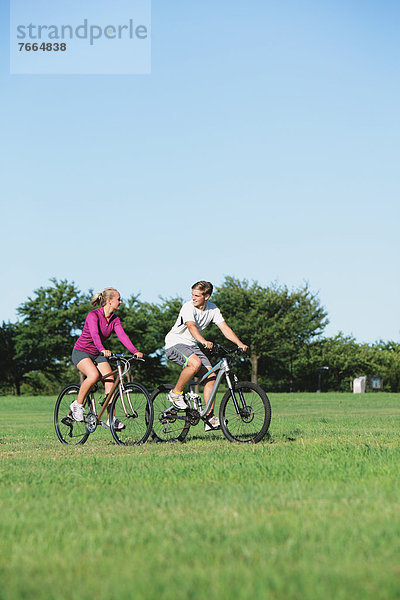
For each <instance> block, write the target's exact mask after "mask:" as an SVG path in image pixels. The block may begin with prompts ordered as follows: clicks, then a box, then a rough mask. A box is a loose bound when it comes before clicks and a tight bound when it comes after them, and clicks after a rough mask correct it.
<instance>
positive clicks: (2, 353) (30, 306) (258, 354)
mask: <svg viewBox="0 0 400 600" xmlns="http://www.w3.org/2000/svg"><path fill="white" fill-rule="evenodd" d="M189 293H190V290H188V296H189ZM91 297H92V291H91V290H89V291H88V292H81V291H80V290H79V289H78V288H77V286H76V285H75V284H74V283H69V282H68V281H66V280H61V281H58V280H57V279H51V280H50V285H49V286H47V287H41V288H38V289H37V290H35V291H34V293H33V295H32V297H29V298H28V299H27V300H26V301H25V302H23V303H22V304H21V305H20V306H19V308H18V309H17V312H18V316H19V317H20V320H19V321H18V322H17V323H5V322H3V324H2V326H1V327H0V358H1V361H0V390H1V391H2V393H9V392H10V391H11V392H12V393H15V394H20V393H21V391H22V392H29V393H43V392H46V393H56V392H57V391H58V389H59V388H60V386H61V385H63V384H64V383H67V382H69V381H70V380H77V379H78V375H77V371H76V369H75V367H73V365H71V359H70V357H71V351H72V348H73V345H74V343H75V341H76V339H77V337H78V335H79V334H80V333H81V331H82V328H83V323H84V320H85V318H86V316H87V314H88V312H89V311H90V310H92V309H93V307H92V306H91V304H90V299H91ZM183 301H184V300H183V299H182V298H179V297H175V298H168V299H165V298H162V299H161V300H160V302H159V303H158V304H152V303H149V302H142V301H141V300H140V297H139V296H138V295H132V296H130V297H129V298H126V299H124V302H123V303H122V305H121V309H120V311H119V316H120V318H121V321H122V324H123V327H124V329H125V331H126V332H127V334H128V335H129V337H130V338H131V339H132V341H133V343H134V344H135V346H136V347H137V348H139V349H140V350H141V351H142V352H143V353H144V354H145V355H146V362H145V363H144V365H143V366H141V367H140V369H139V373H138V378H139V379H140V381H142V382H143V383H145V385H147V386H148V387H150V388H151V387H154V386H155V385H158V384H159V383H160V382H167V381H170V380H171V379H173V378H174V377H175V376H176V368H175V367H174V365H172V363H169V362H167V361H166V360H165V357H164V337H165V334H166V333H167V332H168V331H169V329H170V328H171V327H172V325H173V324H174V322H175V320H176V317H177V315H178V312H179V310H180V308H181V305H182V303H183ZM212 301H213V302H215V303H216V304H217V306H219V307H220V309H221V312H222V314H223V316H224V318H225V319H226V321H227V323H228V324H229V325H230V326H231V327H232V329H233V330H234V331H235V332H236V333H237V335H238V336H239V338H240V339H241V340H242V341H243V342H244V343H246V344H247V345H248V346H249V349H250V350H249V358H248V359H243V358H242V359H238V360H237V361H236V364H235V369H237V370H238V372H239V374H240V376H241V377H246V379H249V378H251V379H252V380H253V381H257V380H258V381H259V383H261V385H263V386H264V387H266V388H267V389H268V390H271V391H272V390H276V391H279V390H286V391H292V390H298V391H302V390H309V391H315V390H316V387H317V381H318V375H317V373H318V370H319V369H320V368H321V367H322V366H327V367H328V369H327V370H325V371H324V375H323V377H322V388H323V389H324V390H326V391H328V390H349V389H350V382H351V381H352V380H353V378H354V377H356V376H358V375H367V376H373V375H380V376H381V377H383V380H384V386H385V389H386V390H388V391H400V345H399V344H397V343H395V342H377V343H376V344H373V345H367V344H358V343H357V342H356V340H355V339H354V338H352V337H346V336H344V335H343V334H342V333H340V334H338V335H337V336H335V337H332V338H326V337H325V338H324V337H322V334H323V331H324V329H325V327H326V325H327V323H328V315H327V312H326V310H325V309H324V307H322V306H321V304H320V301H319V298H318V297H317V296H316V295H315V294H313V293H312V292H311V290H310V289H309V287H308V285H304V286H303V287H301V288H299V289H293V290H289V289H288V288H287V287H286V286H284V285H281V286H279V285H277V284H272V285H270V286H266V287H262V286H261V285H259V284H258V283H257V282H252V283H249V282H248V281H247V280H242V281H240V280H239V279H236V278H234V277H226V278H225V281H224V282H223V283H222V285H220V286H216V287H215V291H214V294H213V297H212ZM204 335H205V337H206V338H207V339H211V340H213V341H216V342H219V343H221V344H222V345H225V346H228V347H229V346H230V345H231V344H230V342H228V341H227V340H226V339H225V338H224V337H223V336H222V334H221V332H220V330H219V329H218V328H217V327H215V326H210V328H209V329H207V330H206V331H205V332H204ZM107 347H108V348H109V349H110V350H113V351H122V350H123V347H122V345H121V344H120V342H119V340H118V338H117V337H116V336H112V337H111V338H110V340H109V341H108V345H107Z"/></svg>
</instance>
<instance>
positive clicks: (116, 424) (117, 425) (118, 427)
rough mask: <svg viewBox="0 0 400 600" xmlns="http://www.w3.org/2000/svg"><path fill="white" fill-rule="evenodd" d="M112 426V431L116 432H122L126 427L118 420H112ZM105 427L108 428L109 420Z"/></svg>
mask: <svg viewBox="0 0 400 600" xmlns="http://www.w3.org/2000/svg"><path fill="white" fill-rule="evenodd" d="M113 424H114V429H116V430H117V431H122V429H125V427H126V425H124V423H121V421H120V420H119V419H114V421H113ZM107 427H110V419H107Z"/></svg>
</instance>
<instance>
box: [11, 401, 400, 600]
mask: <svg viewBox="0 0 400 600" xmlns="http://www.w3.org/2000/svg"><path fill="white" fill-rule="evenodd" d="M54 400H55V399H54V398H41V399H39V398H26V397H24V398H9V397H2V398H0V408H1V411H0V441H1V445H0V453H1V459H2V461H1V471H0V473H1V495H0V509H1V519H0V540H1V542H0V543H1V549H2V552H1V561H0V581H1V586H0V599H1V600H15V599H19V598H27V599H28V598H29V599H30V600H31V599H32V598H34V599H35V600H36V599H42V598H43V599H52V598H54V599H57V600H64V599H65V600H75V599H79V600H81V599H82V600H86V599H89V598H90V599H91V600H92V599H93V598H96V600H103V599H104V600H106V599H107V600H109V599H110V598H118V599H119V600H125V599H132V598H135V599H136V598H139V599H141V598H143V599H146V600H148V599H153V598H154V599H155V598H162V600H169V599H171V600H172V599H174V600H180V599H186V598H193V599H203V598H205V599H209V598H218V599H225V598H226V599H228V598H229V599H232V598H234V599H249V598H268V599H272V600H275V599H282V600H292V599H293V600H300V599H307V600H308V599H312V600H314V599H318V600H320V599H322V598H325V599H335V600H341V599H343V600H349V599H351V600H358V599H360V600H368V599H370V598H371V599H372V598H374V599H375V600H376V599H382V600H383V599H384V600H386V599H398V598H399V597H400V483H399V479H400V478H399V465H400V450H399V425H400V395H396V394H384V393H381V394H366V395H362V396H361V395H360V396H358V395H357V396H356V395H351V394H298V395H297V394H292V395H288V394H287V395H284V394H271V396H270V400H271V404H272V411H273V414H272V423H271V427H270V431H269V433H270V436H269V437H268V439H266V440H265V441H264V442H262V443H260V444H258V445H254V446H251V445H236V444H230V443H229V442H228V441H227V440H225V438H224V437H223V436H222V434H221V433H212V434H204V433H203V432H202V429H201V428H200V425H199V426H198V427H196V428H193V429H192V430H191V434H189V437H188V440H187V442H186V443H185V444H179V443H175V444H168V445H165V444H154V443H147V444H145V445H144V446H142V447H134V448H125V447H120V446H116V445H114V444H113V443H112V442H111V435H110V433H108V432H107V431H105V430H103V429H101V430H99V429H98V430H97V431H96V432H95V433H94V434H93V435H92V436H91V437H89V440H88V442H87V443H86V445H84V446H82V447H77V448H71V447H65V446H62V445H61V444H60V443H59V442H58V440H57V438H56V436H55V432H54V429H53V422H52V420H53V415H52V411H53V406H54Z"/></svg>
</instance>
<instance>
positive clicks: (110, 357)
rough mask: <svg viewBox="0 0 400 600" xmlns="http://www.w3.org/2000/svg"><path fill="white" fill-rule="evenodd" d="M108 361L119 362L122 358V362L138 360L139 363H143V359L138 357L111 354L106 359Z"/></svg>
mask: <svg viewBox="0 0 400 600" xmlns="http://www.w3.org/2000/svg"><path fill="white" fill-rule="evenodd" d="M108 358H109V360H119V359H120V358H122V360H124V359H125V360H139V361H140V362H145V359H144V358H139V357H138V356H134V355H133V354H111V356H109V357H108Z"/></svg>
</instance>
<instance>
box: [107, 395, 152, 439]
mask: <svg viewBox="0 0 400 600" xmlns="http://www.w3.org/2000/svg"><path fill="white" fill-rule="evenodd" d="M152 427H153V406H152V404H151V402H150V394H149V393H148V391H147V390H146V388H145V387H144V386H143V385H141V384H140V383H127V384H126V385H125V392H124V393H123V394H122V396H121V395H120V392H119V391H118V392H117V393H116V395H115V397H114V400H113V402H112V404H111V410H110V429H111V433H112V436H113V438H114V440H115V441H116V442H117V444H121V445H123V446H136V445H139V444H144V443H145V441H146V440H147V438H148V437H149V435H150V433H151V429H152Z"/></svg>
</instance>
